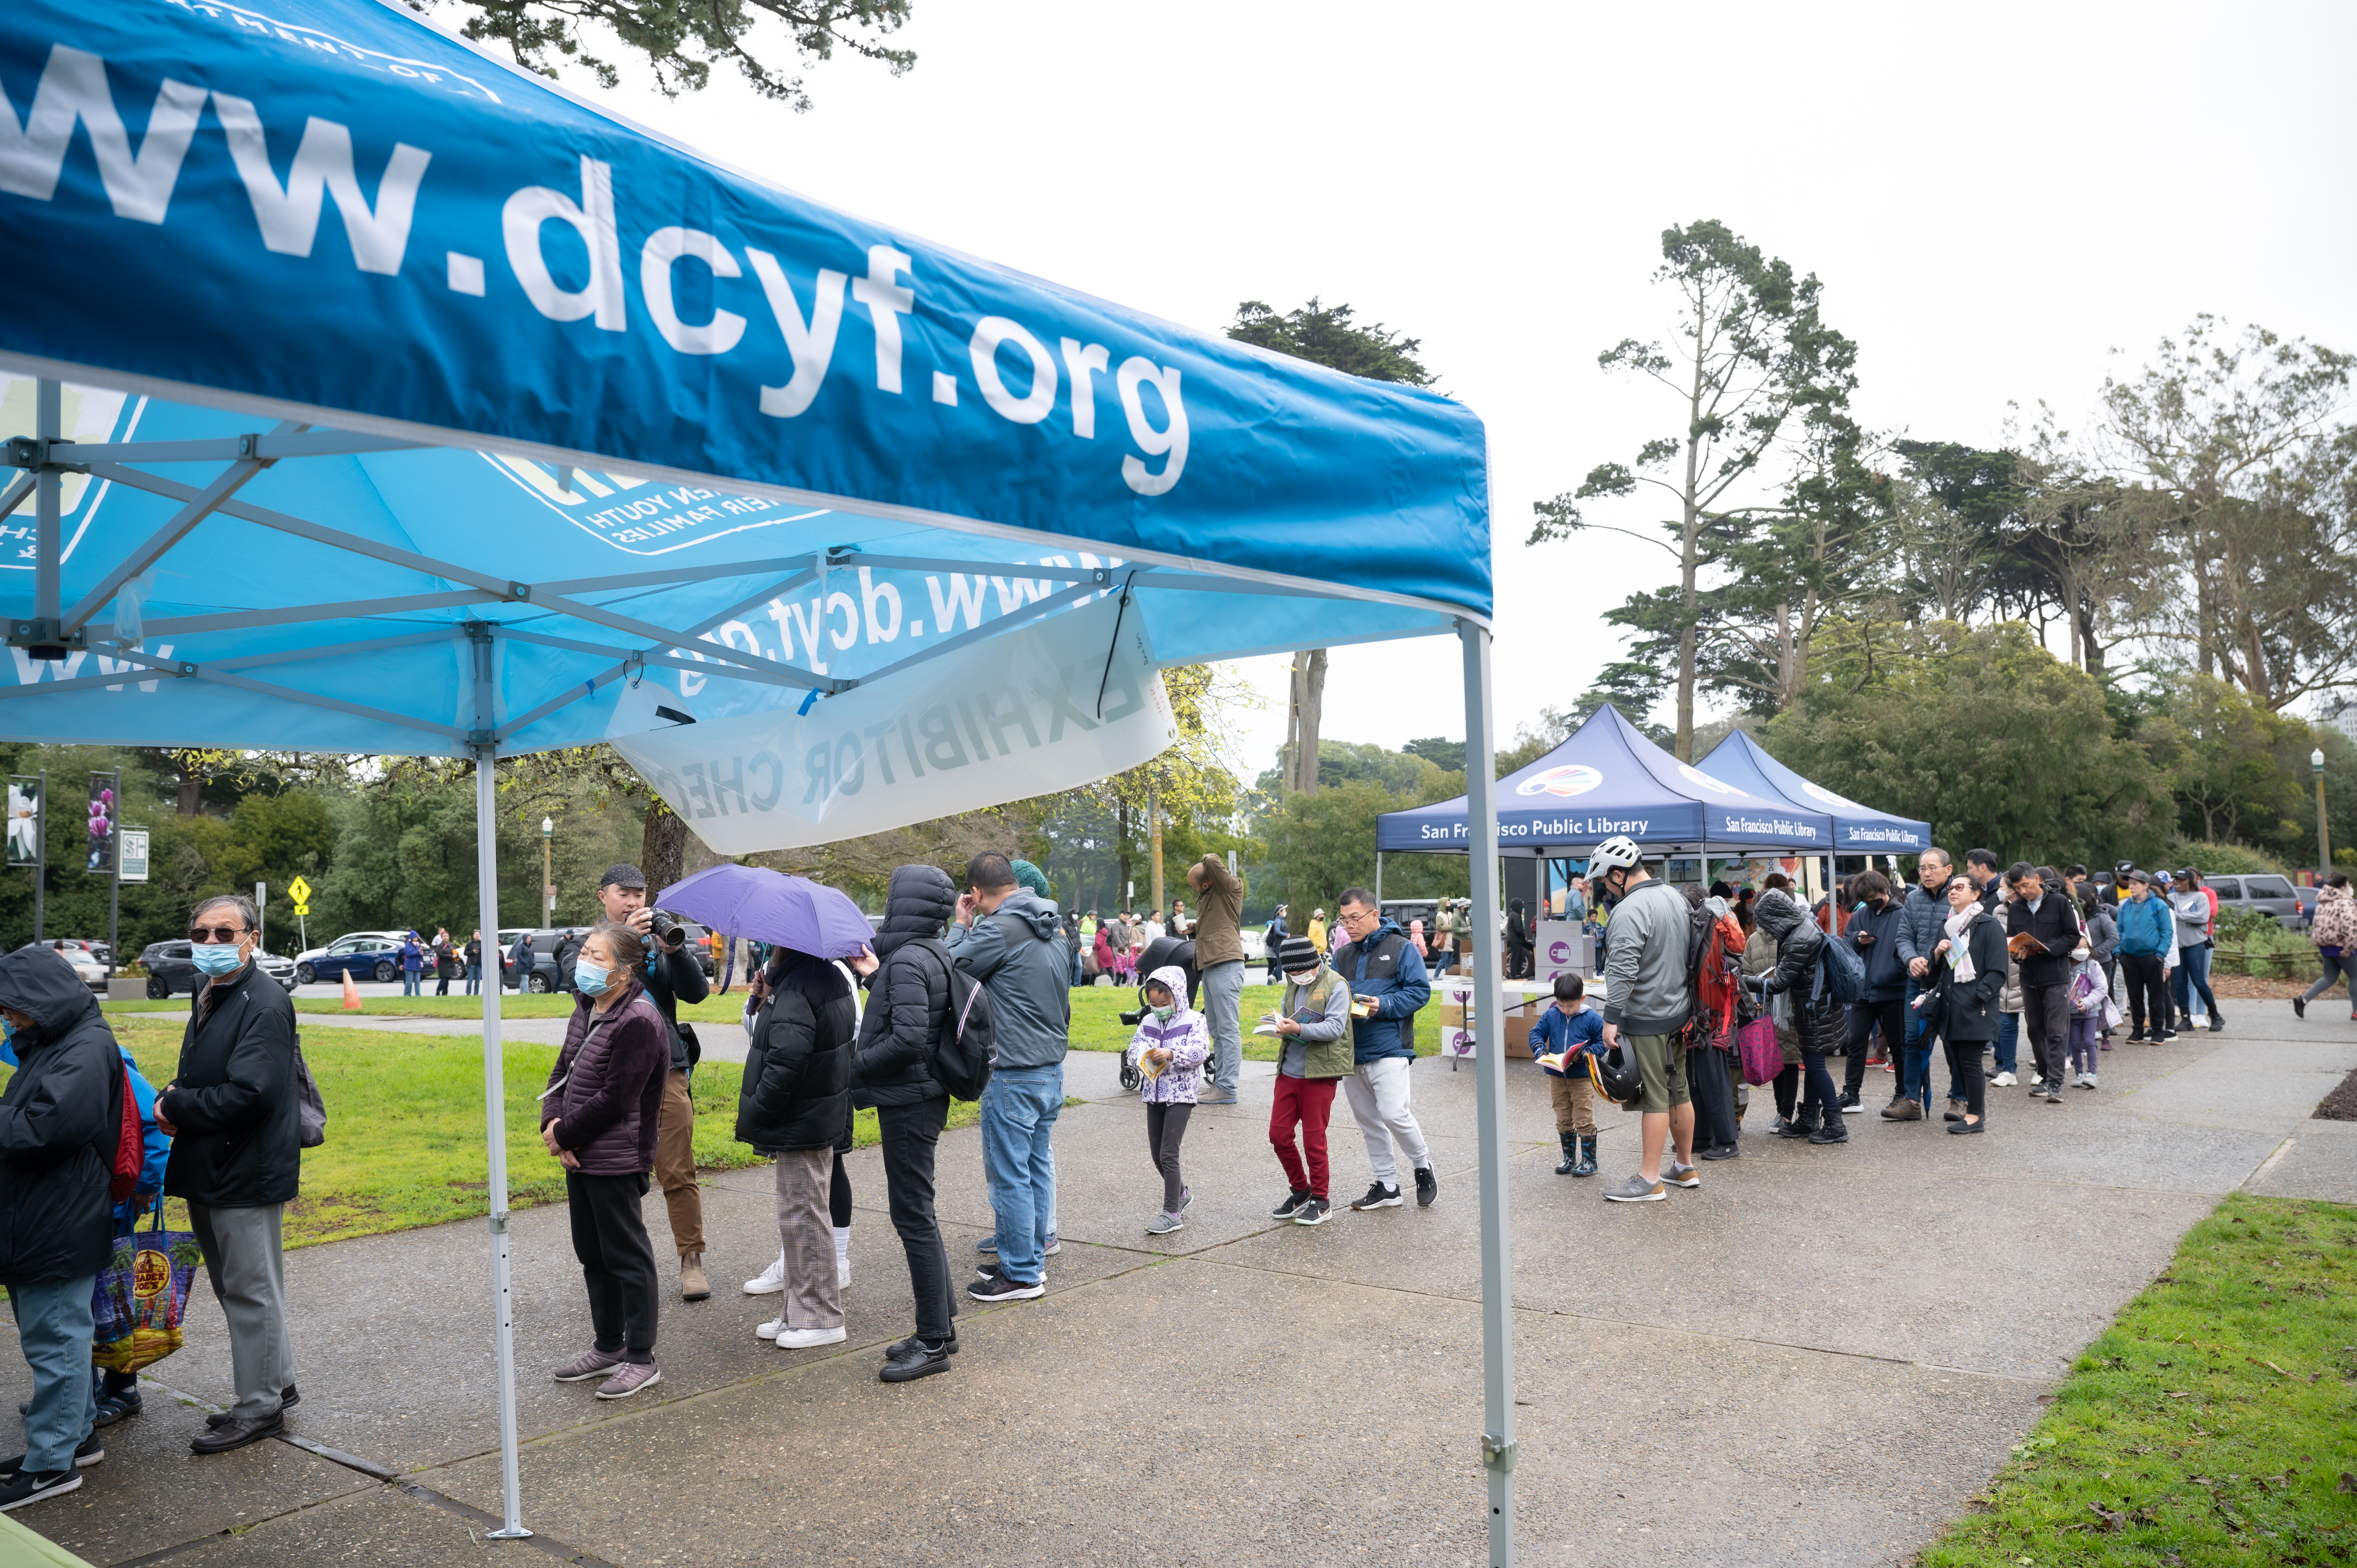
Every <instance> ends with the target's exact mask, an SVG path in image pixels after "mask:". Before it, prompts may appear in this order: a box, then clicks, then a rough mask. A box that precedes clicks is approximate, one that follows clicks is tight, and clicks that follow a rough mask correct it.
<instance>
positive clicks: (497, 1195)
mask: <svg viewBox="0 0 2357 1568" xmlns="http://www.w3.org/2000/svg"><path fill="white" fill-rule="evenodd" d="M490 656H491V643H490V639H489V638H488V637H484V638H479V639H477V642H476V646H475V659H476V676H475V679H476V687H475V690H476V693H477V695H476V703H477V714H476V725H477V733H478V734H479V735H488V734H489V732H490V719H491V714H490V661H491V657H490ZM497 756H498V753H497V751H496V750H495V748H494V747H492V746H490V745H489V744H484V745H482V746H480V747H479V749H478V750H477V751H476V753H475V887H476V895H475V896H476V902H477V905H478V906H479V908H478V913H477V918H478V920H479V921H480V923H481V925H482V929H483V960H484V968H485V971H486V979H487V981H488V983H487V984H485V985H484V986H483V988H482V989H483V1145H484V1149H485V1152H486V1153H487V1154H488V1155H489V1156H490V1165H489V1167H488V1169H487V1170H486V1171H485V1173H484V1174H485V1176H486V1177H487V1178H488V1179H487V1180H486V1182H485V1184H484V1189H483V1190H484V1192H485V1194H486V1195H487V1196H488V1197H490V1205H491V1214H490V1219H491V1321H492V1324H493V1326H494V1331H495V1333H496V1334H497V1337H498V1340H499V1363H500V1365H499V1375H500V1501H501V1503H502V1504H503V1505H504V1507H503V1509H502V1511H503V1512H504V1514H505V1516H506V1520H507V1522H506V1523H505V1524H504V1525H503V1526H502V1527H501V1528H500V1529H498V1530H489V1531H486V1533H487V1534H489V1535H490V1537H491V1539H493V1540H495V1541H521V1540H522V1539H523V1538H524V1537H525V1536H528V1535H530V1534H531V1533H532V1531H530V1530H526V1529H525V1528H524V1527H523V1498H522V1477H521V1476H520V1474H519V1472H518V1469H517V1463H516V1391H515V1388H516V1384H515V1293H514V1291H513V1290H512V1289H511V1286H510V1282H509V1276H508V1122H507V1064H506V1061H505V1058H503V1056H502V1055H501V1052H500V968H501V963H500V855H499V819H498V808H497V804H496V802H495V800H494V795H495V794H496V790H497V783H496V779H495V778H494V772H493V763H494V761H495V759H496V757H497Z"/></svg>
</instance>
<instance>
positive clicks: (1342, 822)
mask: <svg viewBox="0 0 2357 1568" xmlns="http://www.w3.org/2000/svg"><path fill="white" fill-rule="evenodd" d="M1464 792H1465V776H1464V775H1463V774H1462V773H1451V774H1440V775H1438V776H1437V778H1436V779H1434V780H1433V782H1432V783H1431V784H1430V785H1429V787H1428V788H1426V789H1419V790H1416V791H1415V792H1413V793H1408V794H1394V793H1393V792H1392V791H1391V790H1389V789H1384V788H1383V785H1381V784H1380V783H1378V782H1376V781H1375V780H1373V779H1349V780H1346V781H1345V782H1342V783H1340V784H1335V785H1332V786H1329V787H1328V788H1325V789H1319V790H1318V791H1317V792H1316V793H1315V794H1308V793H1304V792H1302V791H1299V790H1296V791H1294V792H1292V793H1290V794H1287V795H1286V796H1285V798H1284V799H1283V800H1282V801H1281V802H1279V804H1278V806H1277V808H1276V810H1275V811H1272V812H1270V813H1269V814H1268V815H1267V816H1265V817H1264V818H1263V819H1262V820H1261V822H1260V823H1259V824H1258V831H1257V832H1256V833H1255V839H1256V843H1257V848H1258V851H1259V854H1258V866H1257V868H1256V870H1255V872H1254V877H1255V880H1254V885H1253V888H1252V891H1253V893H1254V898H1255V902H1256V903H1257V904H1263V905H1267V904H1279V903H1283V904H1288V905H1290V906H1291V908H1292V909H1293V911H1294V916H1295V918H1294V921H1293V929H1295V930H1297V931H1298V930H1301V929H1305V928H1304V926H1303V924H1302V917H1303V916H1306V915H1307V914H1308V911H1309V910H1311V909H1313V908H1321V907H1322V908H1324V909H1325V910H1326V911H1327V912H1328V914H1329V916H1330V915H1331V914H1332V912H1333V909H1334V907H1335V904H1336V903H1337V901H1338V900H1339V897H1340V894H1341V891H1342V889H1343V888H1345V887H1349V886H1372V885H1373V883H1374V879H1375V818H1376V816H1377V815H1378V814H1379V813H1381V812H1384V811H1402V810H1405V809H1406V808H1408V807H1410V806H1424V805H1430V804H1432V803H1433V802H1434V801H1437V800H1449V799H1451V798H1453V797H1455V796H1458V795H1461V794H1463V793H1464ZM1469 877H1470V862H1469V861H1468V860H1467V858H1466V857H1465V856H1464V855H1461V854H1399V855H1394V856H1392V857H1390V858H1389V859H1387V860H1385V861H1384V863H1383V895H1384V897H1452V898H1461V897H1465V896H1466V893H1467V891H1468V889H1469V886H1470V881H1469Z"/></svg>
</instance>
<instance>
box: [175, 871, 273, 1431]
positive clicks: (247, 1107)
mask: <svg viewBox="0 0 2357 1568" xmlns="http://www.w3.org/2000/svg"><path fill="white" fill-rule="evenodd" d="M260 940H261V931H260V921H259V920H258V919H257V918H256V915H255V910H254V908H253V900H252V899H250V898H246V897H242V896H240V895H235V894H223V895H222V896H221V897H217V898H210V899H208V900H206V901H205V902H204V903H202V904H199V905H198V906H197V912H196V915H195V917H194V918H193V919H192V920H191V921H190V922H189V930H188V944H189V953H190V956H192V957H193V958H194V959H195V961H196V965H197V967H198V968H199V970H202V971H203V972H205V975H206V976H207V978H206V981H205V983H204V984H203V985H201V986H199V988H198V990H197V993H196V994H195V995H194V996H193V997H191V998H189V1018H188V1032H187V1033H186V1034H185V1035H183V1036H181V1037H180V1068H179V1073H178V1076H177V1077H176V1078H175V1079H173V1080H172V1082H171V1083H170V1084H169V1085H168V1086H167V1087H166V1089H165V1090H164V1092H163V1093H161V1094H159V1095H157V1096H156V1125H157V1126H159V1127H161V1128H163V1129H164V1131H165V1132H167V1133H170V1134H171V1135H172V1139H173V1143H172V1163H171V1165H169V1166H168V1167H167V1169H166V1170H165V1173H164V1191H165V1194H166V1195H167V1197H180V1198H186V1199H187V1200H188V1224H189V1227H190V1228H191V1229H192V1230H195V1231H196V1233H197V1245H198V1246H199V1247H200V1248H202V1249H203V1251H204V1255H205V1274H206V1277H207V1278H208V1279H210V1281H211V1283H212V1287H213V1295H214V1296H215V1297H216V1298H217V1299H218V1300H219V1301H220V1302H221V1313H222V1315H223V1316H226V1317H227V1318H228V1319H229V1349H230V1363H231V1370H232V1372H233V1375H234V1378H235V1380H236V1384H237V1403H235V1404H234V1405H232V1406H231V1407H230V1409H229V1411H228V1412H227V1413H226V1414H224V1415H220V1416H216V1417H213V1418H212V1419H211V1421H210V1423H209V1426H210V1430H208V1431H207V1432H206V1433H205V1434H204V1435H203V1436H201V1437H199V1438H198V1439H197V1440H196V1441H195V1442H194V1443H192V1444H189V1446H190V1448H192V1449H193V1450H194V1451H195V1452H197V1453H199V1454H225V1453H227V1452H228V1451H229V1450H231V1449H232V1448H242V1447H244V1446H245V1445H246V1444H249V1443H256V1442H259V1441H261V1440H262V1439H263V1438H265V1437H275V1436H277V1435H278V1434H280V1433H282V1432H284V1431H285V1430H286V1417H285V1410H286V1407H288V1406H290V1405H292V1404H294V1403H295V1402H296V1398H297V1397H298V1396H297V1395H296V1391H295V1357H294V1352H293V1350H292V1349H291V1348H289V1347H288V1345H287V1341H286V1264H285V1255H284V1253H283V1252H282V1251H281V1230H280V1226H281V1222H282V1221H283V1220H284V1219H285V1212H286V1205H287V1204H288V1203H290V1202H292V1201H293V1200H294V1198H295V1196H296V1193H298V1192H299V1191H301V1190H302V1185H303V1148H302V1129H301V1124H300V1122H299V1116H300V1114H301V1112H300V1107H299V1103H298V1101H297V1099H296V1088H295V1081H296V1080H295V1004H294V1003H293V1002H292V1001H290V1000H289V999H288V998H287V995H286V993H285V992H284V991H281V990H280V989H279V988H278V986H277V984H276V983H274V982H273V981H272V980H271V979H270V977H269V976H268V975H265V974H264V973H263V972H262V970H261V967H260V966H259V965H257V964H256V963H254V962H253V955H254V953H255V951H256V950H257V949H258V944H259V942H260Z"/></svg>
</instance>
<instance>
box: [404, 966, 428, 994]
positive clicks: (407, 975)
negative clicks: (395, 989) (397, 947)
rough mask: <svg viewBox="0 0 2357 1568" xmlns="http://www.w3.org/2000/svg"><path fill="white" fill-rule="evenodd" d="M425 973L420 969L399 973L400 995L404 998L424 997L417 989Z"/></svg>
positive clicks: (422, 992)
mask: <svg viewBox="0 0 2357 1568" xmlns="http://www.w3.org/2000/svg"><path fill="white" fill-rule="evenodd" d="M424 976H425V971H424V970H422V969H404V970H403V971H402V972H401V993H402V994H403V995H404V996H423V995H425V992H424V991H422V990H420V989H419V986H420V984H421V983H422V981H423V979H424Z"/></svg>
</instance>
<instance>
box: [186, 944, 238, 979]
mask: <svg viewBox="0 0 2357 1568" xmlns="http://www.w3.org/2000/svg"><path fill="white" fill-rule="evenodd" d="M242 945H243V944H242V943H238V942H190V943H189V944H188V954H189V956H190V957H191V958H192V959H194V960H195V961H196V965H197V967H198V968H199V969H201V970H203V971H204V972H206V973H207V974H212V975H221V974H231V973H234V972H236V970H237V966H238V965H239V964H242V963H243V962H244V961H245V958H244V955H243V954H242V953H241V952H239V950H238V949H239V948H240V947H241V946H242Z"/></svg>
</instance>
